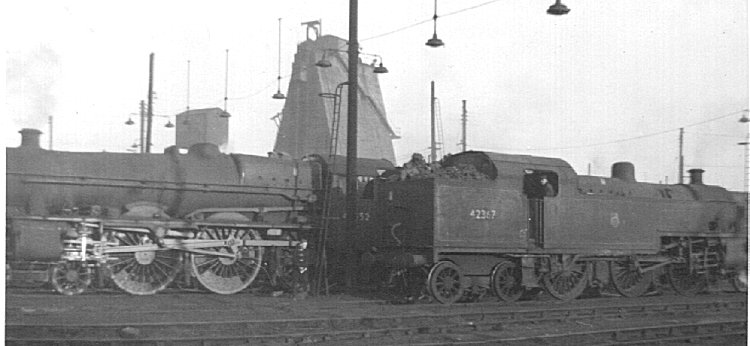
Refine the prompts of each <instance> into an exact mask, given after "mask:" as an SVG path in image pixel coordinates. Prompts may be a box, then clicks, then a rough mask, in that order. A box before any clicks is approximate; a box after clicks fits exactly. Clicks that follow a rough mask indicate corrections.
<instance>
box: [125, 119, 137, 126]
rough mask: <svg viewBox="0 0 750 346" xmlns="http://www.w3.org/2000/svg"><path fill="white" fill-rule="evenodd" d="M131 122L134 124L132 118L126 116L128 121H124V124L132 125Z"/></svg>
mask: <svg viewBox="0 0 750 346" xmlns="http://www.w3.org/2000/svg"><path fill="white" fill-rule="evenodd" d="M133 124H135V122H134V121H133V119H132V118H130V117H128V121H126V122H125V125H133Z"/></svg>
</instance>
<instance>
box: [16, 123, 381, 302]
mask: <svg viewBox="0 0 750 346" xmlns="http://www.w3.org/2000/svg"><path fill="white" fill-rule="evenodd" d="M21 133H22V143H21V146H20V147H18V148H6V161H7V166H6V183H7V192H6V193H7V196H6V244H7V248H6V256H7V263H8V264H9V266H8V267H7V268H6V269H8V272H9V273H10V274H11V277H10V279H11V281H37V282H45V281H48V282H51V283H52V284H53V285H54V287H55V288H56V289H57V290H58V291H59V292H61V293H63V294H67V295H72V294H78V293H81V292H83V291H84V290H85V289H86V288H87V287H88V286H89V285H91V283H92V281H94V279H95V278H96V277H98V278H100V281H103V280H101V278H109V279H110V280H111V282H113V283H114V284H115V285H116V286H117V287H119V288H120V289H122V290H124V291H126V292H128V293H131V294H137V295H144V294H153V293H156V292H158V291H160V290H163V289H164V288H165V287H167V286H168V285H170V283H172V282H173V281H174V280H175V279H176V278H177V277H178V276H180V277H181V278H182V279H183V280H181V283H182V284H191V283H192V280H193V279H195V280H197V281H198V283H199V284H200V285H202V286H203V287H204V288H205V289H207V290H209V291H212V292H215V293H220V294H231V293H236V292H239V291H241V290H243V289H245V288H246V287H248V286H249V285H250V284H252V283H253V282H254V281H255V280H256V278H257V277H258V276H259V274H261V273H262V274H263V275H262V276H263V277H265V278H267V279H268V281H269V282H270V283H271V284H273V285H275V286H279V285H281V286H286V287H285V288H289V286H294V287H292V288H291V289H293V290H301V291H306V290H307V289H309V280H308V278H307V276H308V269H310V268H316V266H315V263H317V262H320V261H321V260H323V259H325V257H319V256H320V255H321V251H319V249H321V248H322V247H323V244H324V242H325V240H326V239H327V238H328V237H330V238H337V237H339V236H340V232H338V233H337V230H339V229H341V227H340V224H341V222H340V221H338V220H341V219H342V215H341V213H342V212H341V210H343V208H336V209H335V210H334V207H335V206H337V205H341V203H339V202H337V199H341V198H342V197H341V196H343V194H342V193H336V191H338V190H339V189H329V188H328V187H331V186H334V187H335V186H337V185H341V184H340V183H339V180H341V179H340V177H341V174H340V172H338V171H340V170H341V168H342V166H341V165H340V164H338V165H337V164H335V162H328V163H327V162H325V160H324V159H323V158H321V157H318V156H311V157H308V158H306V159H303V160H291V159H283V158H267V157H259V156H251V155H239V154H231V155H225V154H222V153H220V152H219V150H218V148H217V147H216V146H215V145H213V144H207V143H203V144H195V145H193V146H191V147H190V148H189V150H188V151H187V153H180V152H179V150H177V149H176V148H175V147H171V148H168V149H167V150H165V152H164V153H163V154H127V153H80V152H59V151H48V150H43V149H41V148H40V147H39V135H40V132H39V131H38V130H34V129H25V130H22V131H21ZM365 161H366V162H363V164H362V166H361V167H360V171H363V172H365V173H364V174H365V175H364V176H363V177H362V178H363V179H361V181H362V184H364V183H366V180H367V177H368V176H375V175H377V171H378V169H380V167H381V166H382V168H383V169H389V168H392V167H393V166H392V165H391V164H390V163H389V162H387V161H384V160H369V161H367V160H365ZM328 192H331V193H328ZM331 206H334V207H331ZM324 216H325V217H324ZM324 229H325V230H326V231H329V232H328V234H325V233H324V232H323V230H324ZM332 244H334V247H335V246H340V245H338V244H339V242H336V241H333V242H332ZM331 252H332V253H331V254H329V255H330V256H331V257H332V258H333V257H335V255H337V252H336V251H331ZM61 254H62V255H61ZM61 257H62V261H60V259H61ZM333 272H335V270H334V271H333ZM300 277H303V278H304V280H302V279H300ZM183 281H187V282H183ZM295 285H296V286H295Z"/></svg>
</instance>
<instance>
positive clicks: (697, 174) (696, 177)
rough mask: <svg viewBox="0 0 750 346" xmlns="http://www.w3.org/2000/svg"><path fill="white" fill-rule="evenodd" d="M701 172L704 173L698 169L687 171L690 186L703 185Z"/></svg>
mask: <svg viewBox="0 0 750 346" xmlns="http://www.w3.org/2000/svg"><path fill="white" fill-rule="evenodd" d="M703 172H705V171H704V170H702V169H700V168H693V169H689V170H688V173H690V184H694V185H703Z"/></svg>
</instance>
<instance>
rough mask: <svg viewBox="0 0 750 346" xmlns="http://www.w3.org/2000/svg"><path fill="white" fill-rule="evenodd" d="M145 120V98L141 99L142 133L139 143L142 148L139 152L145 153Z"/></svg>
mask: <svg viewBox="0 0 750 346" xmlns="http://www.w3.org/2000/svg"><path fill="white" fill-rule="evenodd" d="M145 121H146V102H145V101H143V100H141V134H140V135H141V141H140V142H139V144H140V145H141V148H140V149H139V152H140V153H141V154H143V153H145V152H146V147H145V146H144V145H143V144H144V142H145V141H144V139H145V135H146V133H145V132H144V131H143V130H145V128H144V127H143V125H144V122H145Z"/></svg>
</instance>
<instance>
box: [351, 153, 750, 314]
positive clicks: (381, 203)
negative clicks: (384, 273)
mask: <svg viewBox="0 0 750 346" xmlns="http://www.w3.org/2000/svg"><path fill="white" fill-rule="evenodd" d="M702 172H703V171H702V170H691V179H690V182H689V183H687V184H676V185H666V184H649V183H640V182H637V181H636V179H635V175H634V166H633V165H632V164H631V163H628V162H619V163H616V164H614V165H613V167H612V176H611V177H597V176H584V175H578V174H576V172H575V171H574V170H573V169H572V168H571V166H570V165H569V164H568V163H567V162H565V161H563V160H561V159H556V158H543V157H532V156H524V155H505V154H497V153H489V152H471V151H470V152H464V153H461V154H457V155H453V156H449V157H446V158H444V160H443V161H442V162H440V164H438V165H434V166H433V167H427V168H425V169H424V170H421V171H420V170H416V171H415V172H412V173H407V170H404V171H403V172H402V173H401V174H400V175H399V174H395V175H391V177H392V178H390V179H380V180H378V181H376V182H375V184H374V186H373V191H374V193H373V202H372V203H373V205H374V206H375V208H374V210H373V217H372V220H371V222H369V223H368V226H367V227H368V229H367V230H366V232H365V237H366V239H367V240H366V243H367V244H370V245H371V246H372V248H371V249H370V250H369V251H368V252H366V253H365V254H364V255H363V258H362V263H363V264H364V265H365V266H368V267H369V268H388V271H389V273H390V274H389V275H390V277H393V276H394V275H397V274H394V273H405V272H406V273H409V272H411V273H412V274H411V275H415V273H416V275H417V276H419V273H422V274H423V275H426V280H425V281H421V280H417V281H418V283H423V284H426V291H427V293H429V295H430V296H431V297H432V298H434V299H435V300H437V301H438V302H441V303H453V302H456V301H458V300H460V299H462V298H465V297H466V296H470V295H471V294H472V293H473V294H479V293H481V292H483V291H484V290H491V291H492V292H494V294H495V295H496V296H498V297H499V298H500V299H501V300H505V301H514V300H517V299H519V298H520V297H521V296H522V295H523V294H524V293H525V292H527V291H530V290H537V289H544V290H546V291H547V292H548V293H549V294H550V295H551V296H553V297H556V298H558V299H562V300H570V299H574V298H576V297H578V296H580V295H581V294H582V293H583V292H584V290H586V289H587V288H601V287H605V286H607V287H610V286H612V287H614V288H615V289H616V291H617V292H619V293H620V294H621V295H623V296H627V297H635V296H640V295H642V294H644V293H646V291H647V290H648V289H649V286H650V285H651V283H652V282H653V281H654V277H655V276H656V273H666V275H665V277H666V279H667V280H668V281H669V282H670V283H671V286H672V287H673V288H674V290H675V291H676V292H678V293H680V294H694V293H697V292H700V291H702V290H704V289H705V288H706V287H707V285H708V284H710V283H711V282H714V281H716V280H720V279H729V280H731V281H732V282H733V283H734V284H735V287H736V288H737V289H738V290H746V284H745V281H743V280H741V279H744V280H746V272H747V271H746V270H747V269H746V268H747V253H746V249H747V219H746V217H747V216H746V215H747V205H746V202H744V203H743V202H742V201H746V200H747V199H746V198H747V196H746V195H745V194H741V195H742V196H740V194H734V195H733V194H732V193H730V192H729V191H727V190H725V189H724V188H721V187H718V186H710V185H705V184H703V182H702V176H701V174H702ZM373 266H374V267H373ZM743 273H744V275H745V276H744V277H741V276H742V274H743Z"/></svg>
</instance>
